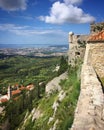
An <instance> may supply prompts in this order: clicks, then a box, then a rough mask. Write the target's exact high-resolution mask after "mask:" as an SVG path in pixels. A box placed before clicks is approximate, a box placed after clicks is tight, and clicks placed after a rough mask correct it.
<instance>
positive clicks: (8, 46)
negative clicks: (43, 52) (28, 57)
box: [0, 44, 68, 49]
mask: <svg viewBox="0 0 104 130" xmlns="http://www.w3.org/2000/svg"><path fill="white" fill-rule="evenodd" d="M47 47H66V48H67V47H68V45H67V44H63V45H62V44H61V45H59V44H58V45H56V44H0V49H3V48H4V49H6V48H8V49H9V48H11V49H13V48H14V49H16V48H17V49H18V48H47Z"/></svg>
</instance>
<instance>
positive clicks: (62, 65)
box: [58, 56, 68, 75]
mask: <svg viewBox="0 0 104 130" xmlns="http://www.w3.org/2000/svg"><path fill="white" fill-rule="evenodd" d="M67 68H68V62H67V59H66V58H65V57H64V56H62V57H61V59H60V68H59V71H58V75H60V74H62V73H64V72H65V71H66V70H67Z"/></svg>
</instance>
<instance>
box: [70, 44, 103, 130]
mask: <svg viewBox="0 0 104 130" xmlns="http://www.w3.org/2000/svg"><path fill="white" fill-rule="evenodd" d="M91 49H92V45H89V44H88V45H87V46H86V53H85V57H84V64H83V66H82V72H81V91H80V96H79V99H78V103H77V107H76V111H75V118H74V122H73V125H72V128H71V130H104V93H103V90H102V86H101V83H100V82H99V80H98V78H97V75H96V72H95V69H94V68H93V65H94V63H93V59H92V58H91V55H90V53H91V52H92V51H91ZM92 53H94V51H93V52H92ZM98 55H99V54H98ZM103 55H104V54H103ZM97 59H98V58H97Z"/></svg>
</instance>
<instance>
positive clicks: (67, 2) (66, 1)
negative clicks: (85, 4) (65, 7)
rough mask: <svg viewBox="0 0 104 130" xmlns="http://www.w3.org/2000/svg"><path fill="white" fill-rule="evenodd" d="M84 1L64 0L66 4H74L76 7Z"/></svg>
mask: <svg viewBox="0 0 104 130" xmlns="http://www.w3.org/2000/svg"><path fill="white" fill-rule="evenodd" d="M82 1H83V0H64V2H65V3H66V4H74V5H79V4H81V3H82Z"/></svg>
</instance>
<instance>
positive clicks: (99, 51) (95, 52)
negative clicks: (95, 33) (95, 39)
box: [89, 43, 104, 77]
mask: <svg viewBox="0 0 104 130" xmlns="http://www.w3.org/2000/svg"><path fill="white" fill-rule="evenodd" d="M89 63H90V64H91V65H92V66H93V67H94V69H95V71H96V73H97V74H98V76H99V77H104V43H96V44H90V51H89Z"/></svg>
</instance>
